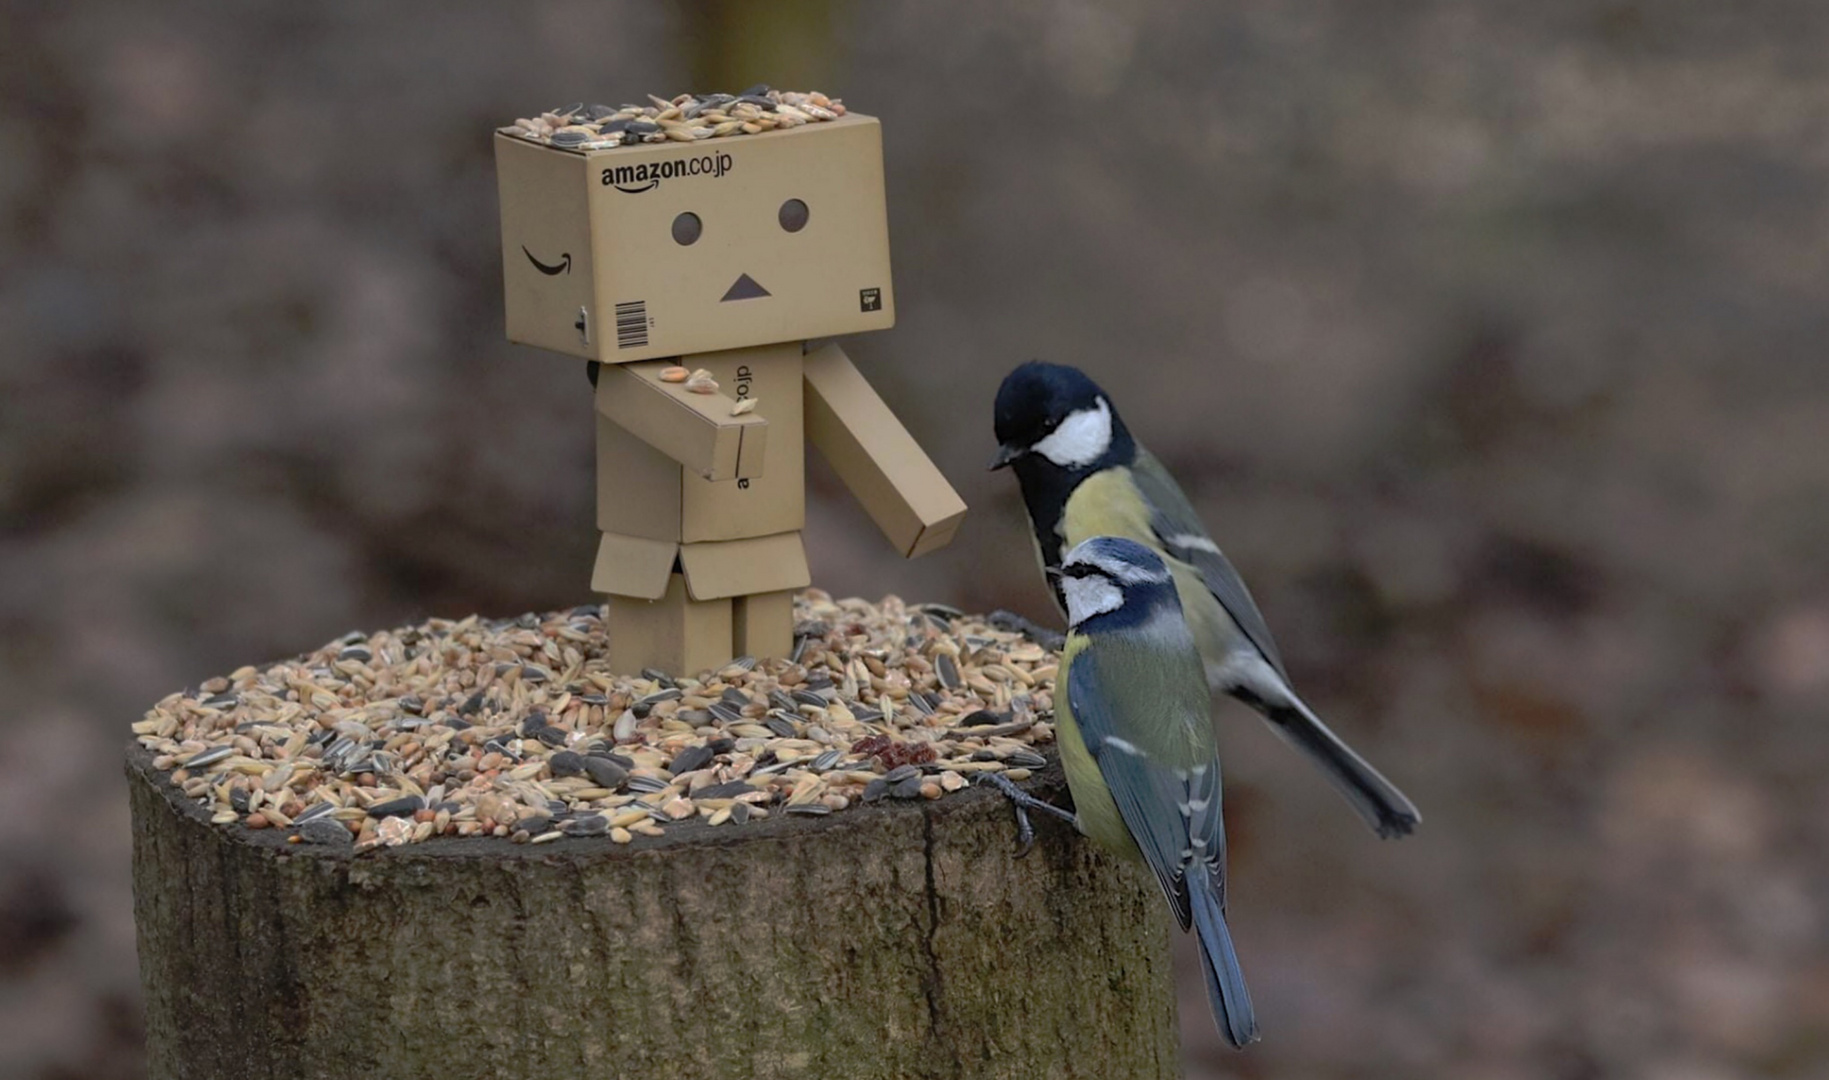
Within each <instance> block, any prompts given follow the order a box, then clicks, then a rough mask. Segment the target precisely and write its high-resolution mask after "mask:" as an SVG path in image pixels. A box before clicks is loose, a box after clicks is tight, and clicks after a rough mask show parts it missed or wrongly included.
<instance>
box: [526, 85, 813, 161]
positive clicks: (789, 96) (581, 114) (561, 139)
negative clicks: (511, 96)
mask: <svg viewBox="0 0 1829 1080" xmlns="http://www.w3.org/2000/svg"><path fill="white" fill-rule="evenodd" d="M648 100H649V101H651V102H653V104H651V105H622V106H618V107H616V108H611V107H610V106H608V105H586V104H584V103H583V102H579V103H577V104H573V105H567V106H565V107H564V108H561V109H553V110H551V111H550V112H543V113H541V114H540V115H538V116H535V117H530V118H522V119H520V120H516V121H515V122H514V123H513V124H511V125H509V126H508V127H505V128H503V129H502V130H503V131H505V132H507V133H508V134H510V135H519V136H521V137H522V138H525V139H531V140H533V141H534V142H538V143H544V144H546V145H548V146H557V147H561V148H563V149H566V150H606V149H608V148H610V147H612V146H622V145H624V144H625V143H626V144H633V143H664V142H668V141H674V142H694V141H697V140H699V139H721V138H725V137H727V136H731V135H757V134H760V133H762V132H764V131H773V130H774V129H776V128H792V127H799V126H800V125H802V124H813V123H818V122H819V121H821V120H836V119H838V118H839V117H841V116H843V115H845V103H844V102H842V101H840V100H839V99H837V98H829V97H827V96H825V95H824V94H822V93H820V92H818V91H817V90H815V91H813V92H811V93H804V94H803V93H800V92H798V91H794V90H771V89H770V88H768V87H767V86H752V87H750V88H749V89H748V90H745V91H743V92H742V93H741V94H681V95H679V96H678V97H676V98H673V99H671V100H669V99H667V98H660V97H655V96H654V95H653V94H649V95H648Z"/></svg>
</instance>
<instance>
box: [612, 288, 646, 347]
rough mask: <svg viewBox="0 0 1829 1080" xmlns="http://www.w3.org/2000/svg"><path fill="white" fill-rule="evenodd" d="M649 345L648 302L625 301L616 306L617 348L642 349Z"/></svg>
mask: <svg viewBox="0 0 1829 1080" xmlns="http://www.w3.org/2000/svg"><path fill="white" fill-rule="evenodd" d="M647 344H648V302H647V301H646V300H625V301H623V302H622V303H620V304H617V305H616V347H617V348H618V349H640V348H645V347H646V346H647Z"/></svg>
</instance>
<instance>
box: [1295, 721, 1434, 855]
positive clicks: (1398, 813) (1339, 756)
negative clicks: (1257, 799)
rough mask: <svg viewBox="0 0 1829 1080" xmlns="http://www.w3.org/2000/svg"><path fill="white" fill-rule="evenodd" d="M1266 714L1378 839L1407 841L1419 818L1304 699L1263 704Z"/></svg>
mask: <svg viewBox="0 0 1829 1080" xmlns="http://www.w3.org/2000/svg"><path fill="white" fill-rule="evenodd" d="M1263 708H1264V715H1265V716H1266V717H1267V718H1268V719H1269V720H1270V726H1271V728H1272V730H1274V731H1275V732H1276V733H1277V734H1278V735H1280V736H1282V737H1283V739H1284V741H1285V742H1288V743H1289V744H1290V745H1291V746H1294V747H1295V748H1296V749H1298V750H1300V751H1302V752H1303V753H1304V754H1307V755H1308V756H1309V757H1310V758H1312V759H1313V760H1314V762H1315V764H1316V765H1318V766H1320V768H1321V772H1322V774H1323V775H1325V776H1326V777H1327V781H1328V783H1330V784H1332V785H1333V786H1334V789H1335V790H1336V791H1338V792H1340V794H1342V795H1344V796H1345V797H1346V801H1347V802H1349V803H1351V804H1352V806H1353V809H1354V810H1356V811H1358V812H1359V816H1360V817H1362V818H1364V819H1365V823H1366V824H1367V825H1370V826H1371V827H1372V830H1373V831H1374V832H1376V833H1377V834H1378V835H1379V836H1381V837H1384V838H1385V839H1387V840H1389V839H1392V838H1393V837H1399V836H1408V835H1409V834H1410V833H1411V831H1413V830H1414V829H1415V828H1416V826H1417V825H1418V824H1420V823H1421V822H1422V819H1423V816H1422V814H1420V813H1418V812H1417V810H1416V805H1415V804H1414V803H1412V802H1411V801H1410V800H1409V798H1407V797H1406V796H1405V795H1404V793H1403V792H1401V791H1399V790H1397V785H1395V784H1393V783H1391V782H1390V781H1389V780H1386V779H1385V778H1384V776H1383V774H1381V773H1380V772H1379V771H1378V770H1377V769H1374V768H1372V766H1371V765H1370V764H1369V763H1367V762H1366V760H1365V759H1364V758H1362V757H1360V756H1359V755H1358V754H1355V753H1353V749H1352V747H1350V746H1348V745H1346V743H1344V742H1342V741H1341V740H1340V737H1339V736H1338V735H1335V734H1334V733H1333V732H1332V731H1330V730H1328V727H1327V725H1326V724H1323V723H1322V722H1321V718H1320V717H1318V716H1316V715H1315V714H1314V712H1313V711H1312V710H1310V709H1309V707H1308V706H1307V705H1305V704H1303V702H1302V699H1301V698H1298V697H1296V696H1295V694H1293V693H1289V694H1286V695H1285V696H1284V698H1283V700H1281V701H1266V702H1264V704H1263Z"/></svg>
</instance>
